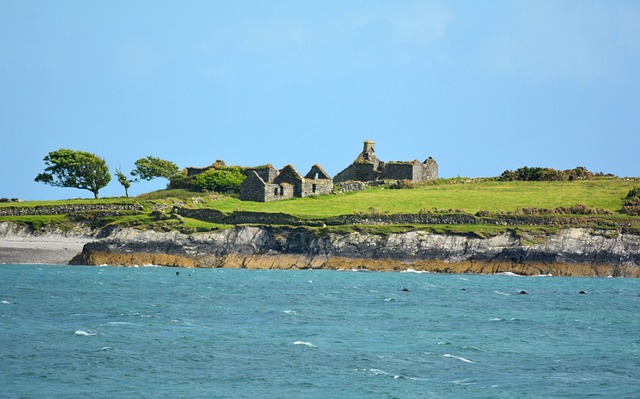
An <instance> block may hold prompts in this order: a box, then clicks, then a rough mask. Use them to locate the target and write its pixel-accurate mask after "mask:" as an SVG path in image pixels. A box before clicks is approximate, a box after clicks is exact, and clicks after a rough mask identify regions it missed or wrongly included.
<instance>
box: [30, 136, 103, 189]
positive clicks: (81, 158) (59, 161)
mask: <svg viewBox="0 0 640 399" xmlns="http://www.w3.org/2000/svg"><path fill="white" fill-rule="evenodd" d="M43 161H44V163H45V165H47V167H46V169H45V171H44V173H40V174H39V175H38V176H36V178H35V181H37V182H40V183H45V184H48V185H50V186H55V187H72V188H79V189H82V190H89V191H91V192H92V193H93V195H94V197H95V198H98V192H99V191H100V189H101V188H103V187H104V186H106V185H107V184H109V182H110V181H111V174H109V167H108V166H107V163H106V162H105V160H104V159H102V158H100V157H98V156H97V155H94V154H91V153H88V152H84V151H73V150H69V149H66V148H62V149H60V150H57V151H52V152H50V153H49V154H47V156H46V157H44V159H43Z"/></svg>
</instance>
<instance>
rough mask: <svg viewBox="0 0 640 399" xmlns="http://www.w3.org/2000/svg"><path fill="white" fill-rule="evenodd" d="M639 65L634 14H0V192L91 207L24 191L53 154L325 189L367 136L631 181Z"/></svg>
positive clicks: (338, 10) (237, 5)
mask: <svg viewBox="0 0 640 399" xmlns="http://www.w3.org/2000/svg"><path fill="white" fill-rule="evenodd" d="M639 71H640V2H638V1H624V0H619V1H614V0H603V1H591V0H574V1H562V0H554V1H546V0H535V1H527V0H522V1H501V0H486V1H413V0H407V1H403V0H394V1H387V0H385V1H377V0H368V1H359V0H350V1H344V0H322V1H315V0H305V1H299V0H295V1H285V0H273V1H261V0H260V1H257V0H256V1H249V0H237V1H227V0H225V1H216V0H207V1H192V0H185V1H179V2H177V1H161V0H154V1H143V0H137V1H129V0H127V1H124V0H111V1H85V0H79V1H70V0H58V1H48V0H42V1H33V0H20V1H15V0H0V134H1V138H0V197H5V198H19V199H23V200H36V199H63V198H92V197H93V194H91V193H90V192H89V191H87V190H79V189H75V188H59V187H51V186H48V185H45V184H43V183H36V182H35V181H34V178H35V177H36V175H37V174H38V173H41V172H43V171H44V168H45V167H46V165H45V164H44V161H43V158H44V157H45V156H46V155H47V154H48V153H49V152H51V151H55V150H58V149H61V148H69V149H72V150H78V151H87V152H90V153H93V154H96V155H98V156H99V157H101V158H103V159H105V160H106V162H107V164H108V165H109V167H110V169H111V171H114V170H115V168H117V167H120V168H121V169H122V171H124V172H125V173H129V172H130V171H131V170H132V169H133V168H134V162H135V161H136V160H137V159H140V158H144V157H147V156H149V155H151V156H154V157H159V158H162V159H166V160H170V161H173V162H175V163H176V164H177V165H178V166H179V167H180V168H184V167H187V166H200V167H201V166H206V165H210V164H212V163H213V162H214V161H215V160H218V159H222V160H224V161H225V162H226V163H227V165H242V166H256V165H262V164H266V163H271V164H273V165H274V166H275V167H277V168H281V167H283V166H285V165H287V164H292V165H294V166H295V167H296V168H297V169H298V170H299V171H300V172H301V173H303V174H305V173H306V172H307V171H308V170H309V169H310V167H311V166H312V165H313V164H316V163H318V164H320V165H321V166H323V167H324V169H325V170H326V171H327V172H328V173H329V174H330V175H332V176H333V175H335V174H337V173H338V172H340V171H341V170H342V169H344V168H346V167H347V166H348V165H349V164H351V162H353V160H354V159H355V158H356V157H357V155H358V154H359V153H360V151H361V150H362V143H363V141H365V140H373V141H375V142H376V153H377V155H378V158H380V159H381V160H383V161H406V160H413V159H418V160H421V161H423V160H425V159H426V158H428V157H430V156H431V157H433V158H434V159H435V160H436V161H437V162H438V164H439V167H440V177H445V178H446V177H457V176H464V177H491V176H499V175H500V174H501V173H502V172H503V171H505V170H508V169H509V170H515V169H517V168H520V167H523V166H530V167H534V166H541V167H550V168H555V169H570V168H574V167H577V166H584V167H586V168H587V169H589V170H591V171H593V172H604V173H613V174H615V175H617V176H621V177H624V176H640V161H639V158H640V157H639V151H638V150H639V149H640V132H639V129H638V127H639V125H640V72H639ZM166 183H167V182H166V180H164V179H156V180H153V181H151V182H140V183H136V184H134V185H132V187H131V188H130V190H129V192H130V194H131V195H137V194H141V193H143V192H148V191H152V190H157V189H161V188H164V187H165V186H166ZM123 194H124V189H123V188H122V186H120V185H119V184H118V182H117V179H115V178H112V181H111V183H109V185H108V186H107V187H105V188H103V189H102V190H101V192H100V195H101V196H103V197H104V196H121V195H123Z"/></svg>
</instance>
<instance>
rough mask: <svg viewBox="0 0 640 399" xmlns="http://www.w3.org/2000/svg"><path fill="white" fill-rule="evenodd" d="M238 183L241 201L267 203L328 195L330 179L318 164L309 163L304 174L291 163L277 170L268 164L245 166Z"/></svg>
mask: <svg viewBox="0 0 640 399" xmlns="http://www.w3.org/2000/svg"><path fill="white" fill-rule="evenodd" d="M246 173H247V178H246V179H245V180H244V181H243V182H242V184H241V185H240V199H241V200H242V201H257V202H271V201H278V200H283V199H288V198H304V197H314V196H317V195H324V194H331V192H332V190H333V180H332V179H331V177H330V176H329V175H328V174H327V172H325V170H324V169H322V167H321V166H320V165H317V164H316V165H313V166H312V167H311V170H309V173H307V174H306V175H305V176H304V177H303V176H302V175H301V174H300V173H299V172H298V171H297V170H296V169H295V168H294V167H293V166H292V165H287V166H285V167H284V168H282V169H281V170H277V169H276V168H274V167H273V166H272V165H266V166H262V167H259V168H251V169H247V172H246Z"/></svg>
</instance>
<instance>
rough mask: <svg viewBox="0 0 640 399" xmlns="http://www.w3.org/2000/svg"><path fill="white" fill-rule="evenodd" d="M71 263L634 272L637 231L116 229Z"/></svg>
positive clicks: (638, 263) (638, 265)
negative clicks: (487, 233) (487, 234)
mask: <svg viewBox="0 0 640 399" xmlns="http://www.w3.org/2000/svg"><path fill="white" fill-rule="evenodd" d="M73 263H76V264H90V265H102V264H107V265H145V264H155V265H165V266H179V267H235V268H254V269H304V268H327V269H366V270H396V271H400V270H406V269H413V270H416V271H433V272H447V273H466V272H469V273H499V272H513V273H517V274H523V275H540V274H552V275H566V276H625V277H640V236H638V235H632V234H625V233H622V232H620V231H618V232H611V231H610V230H607V231H605V230H597V229H590V228H567V229H560V230H558V232H557V233H553V234H547V235H544V236H540V235H536V236H533V235H527V234H526V233H519V234H516V233H514V232H509V231H508V232H505V233H503V234H499V235H497V236H494V237H491V238H477V237H471V236H465V235H451V234H433V233H428V232H424V231H411V232H405V233H397V234H388V235H374V234H364V233H359V232H352V233H331V232H328V231H327V230H324V229H310V228H303V227H298V228H294V227H275V226H273V227H250V226H237V227H235V228H233V229H228V230H222V231H217V232H209V233H198V234H181V233H179V232H175V231H174V232H156V231H138V230H134V229H121V230H116V231H114V232H112V233H111V234H110V235H109V236H107V237H106V238H104V239H101V240H99V241H94V242H91V243H88V244H86V245H85V246H84V248H83V250H82V253H81V254H80V255H79V256H78V257H76V258H75V259H74V261H73Z"/></svg>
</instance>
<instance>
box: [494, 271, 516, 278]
mask: <svg viewBox="0 0 640 399" xmlns="http://www.w3.org/2000/svg"><path fill="white" fill-rule="evenodd" d="M496 274H499V275H501V276H511V277H522V275H520V274H515V273H512V272H501V273H496Z"/></svg>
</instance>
